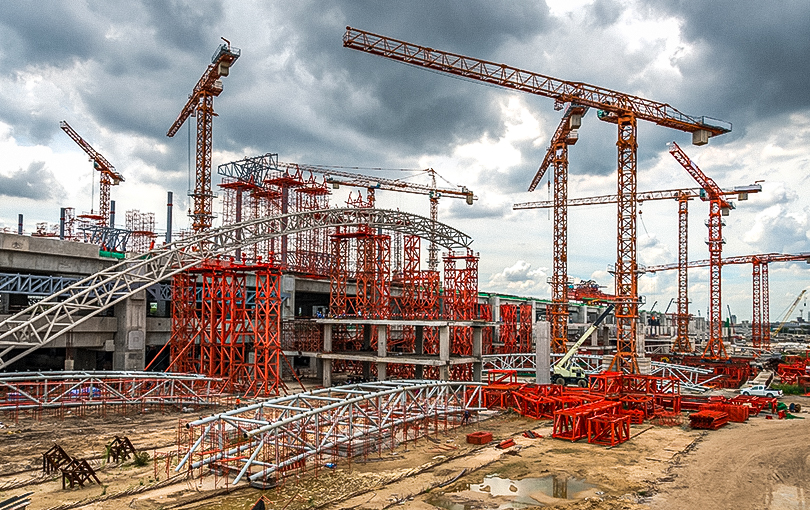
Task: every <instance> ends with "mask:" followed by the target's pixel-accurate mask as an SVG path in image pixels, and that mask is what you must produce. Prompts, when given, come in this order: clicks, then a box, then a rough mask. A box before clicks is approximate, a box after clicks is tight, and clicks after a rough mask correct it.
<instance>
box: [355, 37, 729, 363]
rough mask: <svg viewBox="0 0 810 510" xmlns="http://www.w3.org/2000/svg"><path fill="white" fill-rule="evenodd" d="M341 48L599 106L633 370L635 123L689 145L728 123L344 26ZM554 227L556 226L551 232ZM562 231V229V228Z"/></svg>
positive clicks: (620, 345)
mask: <svg viewBox="0 0 810 510" xmlns="http://www.w3.org/2000/svg"><path fill="white" fill-rule="evenodd" d="M343 46H345V47H347V48H351V49H355V50H360V51H364V52H366V53H372V54H374V55H378V56H382V57H385V58H389V59H392V60H397V61H400V62H404V63H406V64H411V65H415V66H420V67H425V68H427V69H431V70H435V71H441V72H445V73H449V74H453V75H456V76H461V77H463V78H468V79H472V80H478V81H482V82H485V83H490V84H493V85H498V86H502V87H507V88H511V89H514V90H520V91H523V92H528V93H531V94H536V95H540V96H544V97H550V98H552V99H554V101H555V106H558V107H562V106H563V105H564V104H565V103H573V104H575V105H579V106H583V107H591V108H597V109H599V110H600V111H599V112H598V117H599V119H600V120H604V121H607V122H611V123H614V124H616V125H617V126H618V142H617V146H618V197H619V199H618V202H617V204H618V207H617V208H618V225H617V235H616V237H617V242H616V255H617V256H616V265H615V268H614V277H615V281H616V285H615V286H616V295H617V301H616V309H615V310H616V311H615V315H616V326H617V352H616V356H614V358H613V361H612V362H611V365H610V369H611V370H620V371H625V372H637V371H638V365H637V363H636V354H635V350H636V349H635V343H636V329H637V322H638V267H637V263H636V200H635V195H636V150H637V146H638V145H637V142H636V121H637V120H638V119H641V120H646V121H649V122H654V123H655V124H658V125H660V126H665V127H669V128H672V129H677V130H680V131H686V132H690V133H692V143H694V144H696V145H703V144H706V143H708V139H709V137H712V136H717V135H721V134H724V133H728V132H729V131H731V125H730V124H724V123H722V122H720V121H716V120H713V119H708V118H706V117H693V116H689V115H686V114H683V113H681V112H680V111H678V110H676V109H675V108H673V107H671V106H670V105H668V104H665V103H659V102H656V101H651V100H648V99H644V98H641V97H638V96H633V95H629V94H624V93H621V92H617V91H614V90H609V89H605V88H602V87H596V86H593V85H588V84H585V83H580V82H570V81H564V80H559V79H556V78H551V77H549V76H544V75H541V74H538V73H533V72H530V71H525V70H521V69H518V68H515V67H511V66H507V65H505V64H498V63H495V62H489V61H485V60H480V59H475V58H470V57H465V56H462V55H458V54H454V53H448V52H443V51H439V50H434V49H432V48H427V47H424V46H417V45H414V44H410V43H407V42H404V41H400V40H397V39H391V38H388V37H385V36H381V35H377V34H373V33H371V32H365V31H362V30H356V29H353V28H351V27H346V33H345V34H344V36H343ZM557 227H558V225H555V230H556V228H557ZM561 228H564V227H561Z"/></svg>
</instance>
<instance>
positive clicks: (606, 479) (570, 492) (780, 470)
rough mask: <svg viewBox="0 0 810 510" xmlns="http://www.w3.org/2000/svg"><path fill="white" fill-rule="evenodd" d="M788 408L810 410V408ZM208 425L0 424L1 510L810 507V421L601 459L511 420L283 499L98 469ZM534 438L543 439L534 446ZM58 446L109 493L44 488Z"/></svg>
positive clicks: (636, 442)
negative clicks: (488, 438)
mask: <svg viewBox="0 0 810 510" xmlns="http://www.w3.org/2000/svg"><path fill="white" fill-rule="evenodd" d="M784 400H785V401H787V402H798V403H800V404H801V405H802V407H803V408H804V409H805V410H806V409H808V408H810V398H807V397H795V398H786V399H784ZM205 412H206V413H210V412H212V411H211V410H208V411H205ZM198 414H200V412H197V413H195V414H194V415H191V416H189V415H188V414H182V413H172V414H161V413H158V412H151V413H147V414H144V415H132V414H131V415H129V416H120V415H108V416H106V417H104V418H102V417H97V416H85V417H79V416H75V415H67V416H65V417H64V419H61V420H60V419H56V418H50V419H43V420H42V421H37V420H34V419H31V418H25V419H21V420H20V421H19V422H18V423H16V424H15V423H14V422H13V421H12V422H9V421H8V419H7V418H3V417H0V420H4V421H6V423H5V425H6V428H2V429H0V500H2V499H4V498H7V497H11V496H14V495H18V494H22V493H25V492H29V491H33V492H34V494H33V495H32V496H31V498H32V499H33V502H32V504H31V505H30V506H29V509H31V510H41V509H55V508H60V509H63V510H67V508H86V509H102V508H133V509H144V510H153V509H159V508H165V509H168V508H188V509H199V510H207V509H215V508H232V509H249V508H250V507H251V506H252V504H253V502H255V501H256V499H257V498H258V497H259V496H261V495H262V494H264V495H265V497H267V498H268V499H269V501H270V503H271V504H270V505H269V506H268V508H276V509H281V508H285V507H286V508H288V509H290V510H296V509H304V508H322V509H335V510H337V509H345V510H348V509H358V510H360V509H382V508H390V507H404V508H414V509H429V508H445V509H451V510H472V509H489V508H493V509H494V508H533V507H534V508H537V507H543V508H567V509H577V510H584V509H593V510H615V509H626V510H635V509H662V510H669V509H691V508H704V507H705V508H711V509H712V510H715V509H724V508H729V509H732V508H733V509H741V510H746V509H751V510H753V509H802V510H804V509H807V508H810V495H808V492H809V491H810V419H806V420H802V419H797V420H776V419H773V420H769V419H766V418H765V416H759V417H754V418H751V419H750V420H749V421H748V422H747V423H743V424H738V423H732V424H729V425H728V426H726V427H724V428H722V429H720V430H717V431H699V430H690V429H689V428H688V427H686V426H681V427H659V426H651V425H649V424H646V423H645V424H643V425H633V427H632V431H631V434H632V438H631V440H630V441H628V442H627V443H624V444H621V445H619V446H617V447H615V448H605V447H603V446H597V445H590V444H587V443H586V442H584V441H579V442H576V443H571V442H567V441H562V440H558V439H551V437H550V436H551V423H550V422H548V421H540V422H538V421H534V420H531V419H527V418H523V417H521V416H518V415H515V414H512V413H507V414H503V415H499V416H495V417H491V418H488V419H483V418H486V417H482V421H480V422H478V423H473V424H471V425H467V426H465V427H462V428H460V429H456V430H452V431H449V432H447V433H446V434H440V435H438V436H435V437H433V438H431V439H425V438H423V439H419V440H418V441H416V442H411V443H408V444H405V445H400V446H399V447H398V448H397V449H396V450H394V451H385V452H384V453H383V454H382V455H375V456H371V457H368V458H366V459H362V458H356V459H353V460H352V461H351V462H350V461H347V460H345V459H344V460H342V461H340V462H339V463H338V465H337V466H336V467H335V468H333V469H329V468H324V467H321V468H320V469H318V470H317V473H316V472H315V471H314V470H312V469H310V470H309V471H308V472H307V473H306V474H304V475H303V476H300V477H295V478H292V479H288V480H286V481H285V483H284V484H283V485H282V486H280V487H278V488H276V489H274V490H269V491H259V490H256V489H253V488H244V487H243V488H239V489H237V490H236V491H233V488H230V492H228V493H227V494H224V492H225V490H226V489H225V488H224V486H223V479H222V478H216V479H215V478H214V477H213V476H209V477H206V478H205V479H203V480H199V479H193V480H188V479H185V478H182V477H180V478H178V479H175V480H166V478H167V476H166V470H165V462H164V461H160V462H159V463H158V466H157V476H155V472H156V467H155V465H154V463H153V462H152V461H150V462H149V463H148V464H147V465H146V466H142V467H138V466H135V465H134V463H133V462H132V460H129V461H126V462H124V463H122V464H108V463H104V462H103V460H102V459H101V457H103V455H104V452H105V449H104V447H105V445H106V444H107V443H108V442H109V441H110V440H112V438H113V436H114V435H126V436H127V437H129V438H130V439H131V440H132V442H133V443H134V445H135V447H136V448H137V449H140V450H144V451H147V452H149V453H150V455H154V453H155V452H161V451H162V452H168V451H171V450H174V448H173V446H174V444H175V441H176V437H177V427H178V423H179V422H180V421H184V420H188V419H193V418H196V417H198V416H197V415H198ZM798 416H802V417H808V418H810V413H807V412H806V411H803V412H802V413H799V414H798ZM478 430H486V431H491V432H492V433H493V436H494V438H495V440H496V442H497V441H499V440H503V439H506V438H510V437H511V438H513V439H514V440H515V442H516V445H515V446H513V447H511V448H508V449H506V450H501V449H498V448H496V447H495V446H494V444H489V445H485V446H475V445H470V444H467V443H466V441H465V438H466V434H468V433H470V432H475V431H478ZM524 430H534V431H535V432H537V433H538V434H539V435H541V436H543V437H540V438H536V439H530V438H527V437H524V436H523V435H522V434H521V433H522V432H523V431H524ZM54 442H57V443H59V444H60V445H61V446H62V447H63V448H64V449H65V450H66V451H67V452H68V453H69V454H71V455H73V456H76V457H82V458H87V459H91V464H92V465H94V467H96V468H97V469H98V476H99V480H100V482H101V483H100V484H96V483H89V484H87V485H86V486H85V487H84V488H74V489H66V490H63V489H62V484H61V479H59V478H56V477H46V476H43V475H42V472H41V463H42V453H43V452H45V451H46V450H47V449H48V448H50V447H51V446H52V445H53V444H54ZM173 474H174V472H173V471H170V476H171V475H173ZM214 482H217V483H218V485H217V487H214ZM23 484H28V485H23ZM566 489H567V491H566ZM555 496H557V497H555Z"/></svg>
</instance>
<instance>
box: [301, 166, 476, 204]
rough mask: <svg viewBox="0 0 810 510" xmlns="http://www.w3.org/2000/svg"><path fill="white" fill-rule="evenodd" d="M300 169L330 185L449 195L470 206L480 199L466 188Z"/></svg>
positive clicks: (322, 168) (335, 169) (329, 169)
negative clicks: (323, 179) (315, 174)
mask: <svg viewBox="0 0 810 510" xmlns="http://www.w3.org/2000/svg"><path fill="white" fill-rule="evenodd" d="M299 167H300V168H301V170H310V171H311V172H313V173H317V174H321V175H323V176H324V177H325V178H326V182H328V183H335V184H343V185H346V186H356V187H358V188H374V189H383V190H389V191H400V192H402V193H414V194H417V195H429V196H430V195H434V194H436V193H438V194H440V195H441V196H445V195H447V196H452V197H455V198H464V199H466V200H467V202H468V203H470V204H472V201H473V200H477V199H478V197H476V196H475V194H474V193H473V192H472V191H470V190H469V189H468V188H467V187H466V186H459V188H460V189H453V188H437V187H436V186H429V185H426V184H419V183H415V182H407V181H402V180H399V179H387V178H384V177H374V176H369V175H362V174H357V173H353V172H346V171H344V170H340V169H339V168H338V167H330V166H327V165H299ZM420 171H423V172H427V173H431V172H432V171H433V169H432V168H428V169H424V170H420Z"/></svg>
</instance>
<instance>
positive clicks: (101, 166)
mask: <svg viewBox="0 0 810 510" xmlns="http://www.w3.org/2000/svg"><path fill="white" fill-rule="evenodd" d="M59 127H60V128H62V131H64V132H65V133H67V135H68V136H69V137H70V138H71V139H72V140H73V141H74V142H76V144H77V145H78V146H79V147H81V148H82V150H83V151H84V152H85V153H86V154H87V155H88V156H90V160H91V161H92V162H93V168H95V169H96V170H98V171H99V181H98V217H97V218H96V222H97V224H98V226H100V227H106V226H108V223H109V221H110V186H117V185H118V184H119V183H121V182H124V176H123V175H121V174H120V173H118V172H117V171H116V170H115V167H114V166H113V165H112V163H110V162H109V161H107V158H105V157H104V156H102V155H101V153H99V152H98V151H97V150H95V149H94V148H93V147H92V146H91V145H90V144H89V143H87V141H85V139H84V138H82V137H81V136H79V133H77V132H76V130H74V129H73V128H72V127H71V126H70V124H68V123H67V122H66V121H64V120H63V121H61V122H59ZM91 215H92V211H91Z"/></svg>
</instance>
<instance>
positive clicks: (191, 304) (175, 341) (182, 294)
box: [169, 272, 201, 374]
mask: <svg viewBox="0 0 810 510" xmlns="http://www.w3.org/2000/svg"><path fill="white" fill-rule="evenodd" d="M200 312H201V310H200V309H199V308H197V275H196V274H193V273H188V272H184V273H178V274H176V275H174V277H173V278H172V333H171V337H170V338H169V355H170V359H171V365H169V370H174V371H176V372H182V373H187V374H192V373H199V372H198V370H199V368H200V367H199V365H198V362H197V360H198V359H199V335H200Z"/></svg>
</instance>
